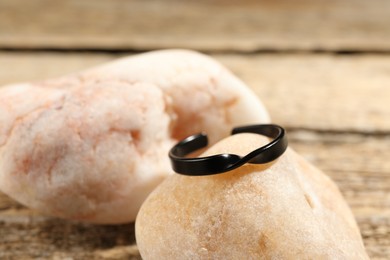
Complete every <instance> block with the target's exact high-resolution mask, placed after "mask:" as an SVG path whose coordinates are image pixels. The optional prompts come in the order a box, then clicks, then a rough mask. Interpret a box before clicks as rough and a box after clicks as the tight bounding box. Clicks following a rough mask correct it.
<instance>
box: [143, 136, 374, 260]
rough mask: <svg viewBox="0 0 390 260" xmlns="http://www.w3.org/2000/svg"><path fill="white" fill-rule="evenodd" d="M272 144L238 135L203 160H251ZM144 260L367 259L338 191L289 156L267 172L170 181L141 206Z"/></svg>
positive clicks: (251, 169) (253, 169)
mask: <svg viewBox="0 0 390 260" xmlns="http://www.w3.org/2000/svg"><path fill="white" fill-rule="evenodd" d="M267 142H268V140H267V139H266V138H265V137H263V136H260V135H255V134H249V133H244V134H237V135H233V136H230V137H228V138H225V139H224V140H222V141H220V142H218V143H217V144H215V145H214V146H212V147H211V148H209V149H208V150H207V151H206V152H205V154H204V155H213V154H219V153H235V154H239V155H245V154H247V153H248V152H250V151H252V150H254V149H256V148H258V147H260V146H262V145H265V144H266V143H267ZM136 239H137V245H138V248H139V251H140V253H141V256H142V258H143V259H145V260H148V259H369V258H368V256H367V254H366V252H365V249H364V245H363V242H362V238H361V235H360V232H359V229H358V227H357V224H356V222H355V220H354V217H353V215H352V213H351V211H350V209H349V207H348V205H347V203H346V202H345V200H344V198H343V197H342V195H341V193H340V192H339V190H338V188H337V186H336V185H335V184H334V183H333V182H332V181H331V180H330V179H329V178H328V177H327V176H326V175H324V174H323V173H322V172H321V171H320V170H318V169H317V168H315V167H314V166H312V165H311V164H309V163H308V162H307V161H306V160H305V159H304V158H302V157H301V156H299V155H298V154H297V153H295V152H294V151H293V150H292V149H291V148H288V150H287V151H286V152H285V153H284V154H283V155H282V156H281V157H280V158H279V159H277V160H275V161H273V162H271V163H268V164H263V165H261V164H245V165H243V166H241V167H240V168H237V169H235V170H232V171H229V172H226V173H222V174H218V175H209V176H201V177H199V176H185V175H180V174H174V175H171V176H169V177H168V178H167V179H166V180H165V181H164V182H163V183H162V184H161V185H160V186H159V187H158V188H157V189H156V190H154V191H153V192H152V193H151V194H150V196H149V197H148V198H147V200H146V201H145V203H144V204H143V205H142V207H141V210H140V212H139V214H138V216H137V220H136Z"/></svg>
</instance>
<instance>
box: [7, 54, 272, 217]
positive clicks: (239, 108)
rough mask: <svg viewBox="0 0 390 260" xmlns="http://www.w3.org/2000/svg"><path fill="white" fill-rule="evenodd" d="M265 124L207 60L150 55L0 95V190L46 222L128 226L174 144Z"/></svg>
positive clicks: (254, 104)
mask: <svg viewBox="0 0 390 260" xmlns="http://www.w3.org/2000/svg"><path fill="white" fill-rule="evenodd" d="M265 122H269V118H268V115H267V112H266V111H265V109H264V107H263V106H262V104H261V102H260V101H259V100H258V99H257V98H256V97H255V95H254V94H253V93H252V92H251V91H250V90H249V89H248V88H247V87H246V86H245V85H244V84H243V83H242V82H241V81H240V80H238V79H237V78H236V77H235V76H233V75H232V74H231V73H230V72H229V71H227V70H226V69H225V68H224V67H222V66H221V65H220V64H218V63H217V62H216V61H214V60H212V59H211V58H209V57H207V56H205V55H202V54H199V53H195V52H191V51H184V50H171V51H159V52H151V53H147V54H143V55H137V56H134V57H129V58H124V59H120V60H117V61H114V62H112V63H109V64H106V65H102V66H99V67H96V68H92V69H89V70H87V71H84V72H80V73H75V74H72V75H69V76H64V77H61V78H58V79H51V80H46V81H42V82H34V83H23V84H14V85H9V86H4V87H1V88H0V189H1V190H2V191H3V192H5V193H6V194H8V195H9V196H11V197H12V198H14V199H16V200H18V201H19V202H21V203H23V204H25V205H27V206H29V207H32V208H34V209H38V210H40V211H43V212H45V213H47V214H49V215H53V216H58V217H63V218H69V219H75V220H83V221H89V222H94V223H123V222H130V221H134V220H135V217H136V214H137V212H138V210H139V207H140V205H141V204H142V202H143V201H144V199H145V198H146V196H147V195H148V194H149V193H150V192H151V191H152V190H153V189H154V188H155V187H156V186H157V185H158V184H159V183H160V182H161V181H162V180H163V179H164V178H166V177H167V176H168V175H169V174H171V173H172V171H171V168H170V164H169V161H168V157H167V153H168V150H169V148H170V147H171V146H172V145H173V144H174V143H175V142H176V141H177V140H178V139H180V138H183V137H184V136H186V135H190V134H193V133H195V132H199V131H207V132H208V133H209V135H210V138H211V140H212V142H215V141H216V140H218V139H220V138H222V137H223V136H226V135H228V133H229V131H230V129H231V128H232V127H233V126H236V125H240V124H249V123H265Z"/></svg>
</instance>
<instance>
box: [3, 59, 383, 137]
mask: <svg viewBox="0 0 390 260" xmlns="http://www.w3.org/2000/svg"><path fill="white" fill-rule="evenodd" d="M119 56H123V54H122V55H109V54H83V55H81V54H79V53H73V54H72V53H64V54H59V53H41V54H34V53H23V54H14V53H6V52H3V53H1V52H0V85H2V84H6V83H11V82H17V81H25V80H37V79H42V78H49V77H54V76H59V75H63V74H66V73H69V72H73V71H77V70H80V69H84V68H87V67H90V66H93V65H96V64H99V63H104V62H106V61H109V60H112V59H114V58H117V57H119ZM213 56H214V57H215V58H216V59H217V60H219V61H220V62H221V63H223V64H224V65H225V66H227V67H228V68H230V69H231V70H232V71H233V72H234V73H235V74H236V75H237V76H238V77H240V78H241V79H243V80H244V81H245V82H246V83H247V84H248V86H250V87H251V88H252V89H253V90H254V91H255V93H256V94H257V95H258V96H259V97H260V98H261V100H262V101H263V102H264V104H265V105H266V107H267V108H268V110H269V112H270V114H271V115H272V118H273V121H274V122H277V123H279V124H282V125H284V126H286V127H288V128H290V129H291V128H299V129H311V130H316V131H334V132H358V133H362V134H374V135H387V134H389V133H390V120H389V118H390V106H389V105H388V104H389V102H390V88H389V87H388V86H389V85H390V56H381V55H357V56H355V55H352V56H344V55H324V54H311V55H309V54H290V55H268V54H266V55H262V54H257V55H239V54H219V55H213Z"/></svg>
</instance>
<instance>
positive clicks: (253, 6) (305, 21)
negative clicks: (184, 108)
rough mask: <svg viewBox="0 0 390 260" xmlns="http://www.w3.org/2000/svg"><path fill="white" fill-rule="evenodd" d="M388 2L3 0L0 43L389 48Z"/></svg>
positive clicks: (8, 45) (111, 46)
mask: <svg viewBox="0 0 390 260" xmlns="http://www.w3.org/2000/svg"><path fill="white" fill-rule="evenodd" d="M389 17H390V2H389V1H386V0H373V1H366V0H354V1H348V0H331V1H322V0H298V1H288V0H277V1H255V0H244V1H234V0H223V1H221V0H213V1H180V0H167V1H158V0H151V1H143V0H132V1H125V0H64V1H52V0H29V1H25V0H2V1H0V48H38V49H40V48H55V49H75V48H76V49H110V50H118V49H122V50H123V49H124V50H129V49H131V50H150V49H156V48H172V47H174V48H176V47H180V48H192V49H198V50H203V51H206V50H207V51H210V50H212V51H215V50H218V51H226V50H234V51H243V52H249V51H258V50H325V51H338V50H344V51H389V50H390V26H389V21H390V20H389Z"/></svg>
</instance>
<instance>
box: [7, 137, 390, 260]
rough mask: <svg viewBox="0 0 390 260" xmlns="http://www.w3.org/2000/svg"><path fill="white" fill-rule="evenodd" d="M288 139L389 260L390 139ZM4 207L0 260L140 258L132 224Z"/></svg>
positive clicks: (370, 247) (372, 247)
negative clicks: (323, 175) (337, 190)
mask: <svg viewBox="0 0 390 260" xmlns="http://www.w3.org/2000/svg"><path fill="white" fill-rule="evenodd" d="M289 139H290V144H291V146H292V147H294V148H295V149H296V150H297V151H298V152H299V153H300V154H302V155H303V156H304V157H306V158H307V159H308V160H310V161H312V162H313V163H315V164H316V165H317V166H318V167H319V168H320V169H322V170H324V172H325V173H327V174H328V175H329V176H330V177H331V178H332V179H333V180H335V182H336V183H337V184H338V186H339V187H340V189H341V191H342V193H343V194H344V196H345V198H346V200H347V202H348V203H349V205H350V206H351V208H352V210H353V212H354V214H355V216H356V218H357V221H358V224H359V226H360V229H361V232H362V236H363V238H364V242H365V245H366V248H367V251H368V253H369V255H370V256H371V257H372V258H373V259H385V258H386V257H387V256H389V255H390V192H389V191H390V175H389V174H388V173H389V172H390V162H389V161H388V158H389V156H390V150H389V149H388V147H390V139H388V138H378V137H376V138H374V137H365V136H361V135H350V134H317V133H313V132H307V131H292V132H289ZM378 162H380V163H378ZM0 205H2V207H0V258H1V257H2V256H3V257H8V256H14V257H16V256H20V257H22V258H24V257H37V258H38V257H43V258H47V257H49V256H50V257H51V256H57V257H74V258H97V259H104V258H105V257H106V258H107V259H112V258H114V256H117V257H118V259H128V258H130V259H138V258H137V257H139V256H138V251H137V249H136V247H135V238H134V226H133V224H127V225H120V226H95V225H89V224H80V223H72V222H69V221H66V220H59V219H53V218H49V217H45V216H42V215H39V214H38V213H36V212H33V211H31V210H27V209H25V208H24V207H22V206H20V205H19V204H17V203H15V202H14V201H12V200H11V199H9V198H7V197H6V196H5V195H4V194H1V195H0ZM11 249H12V250H13V251H11ZM1 254H3V255H1Z"/></svg>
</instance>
